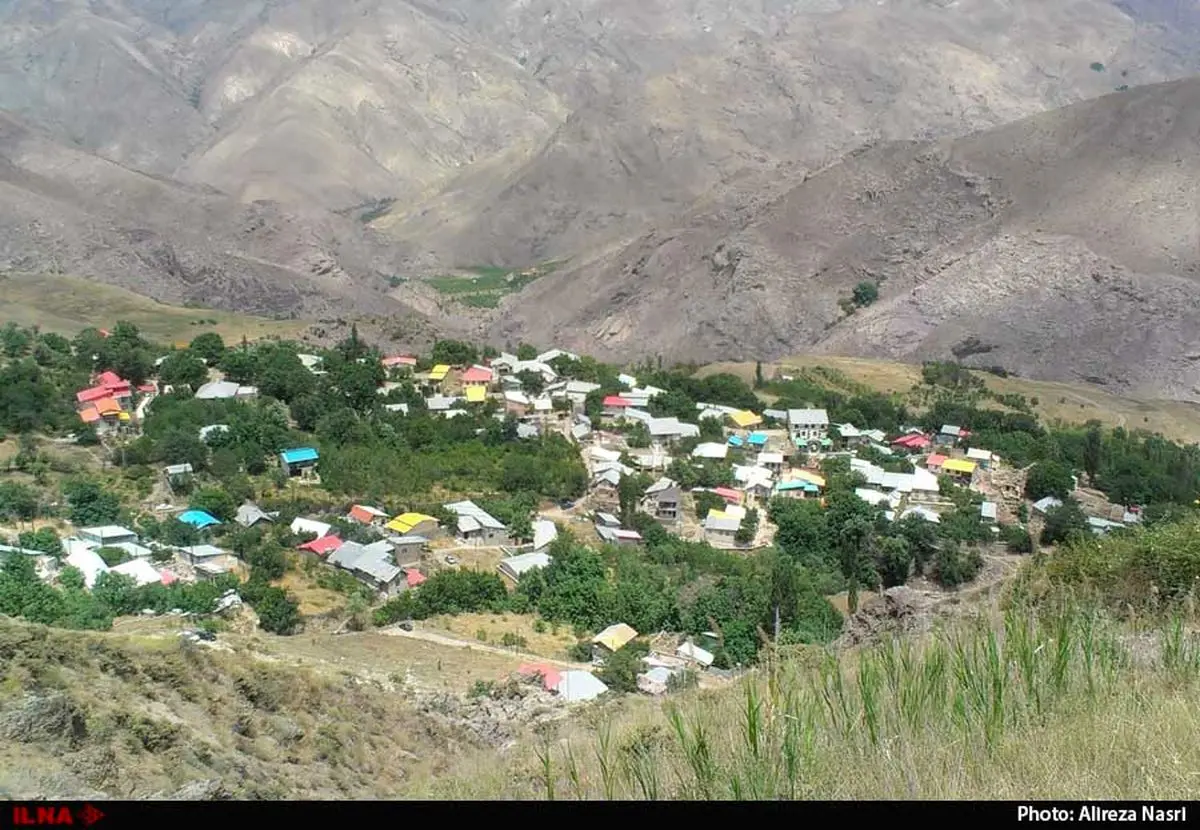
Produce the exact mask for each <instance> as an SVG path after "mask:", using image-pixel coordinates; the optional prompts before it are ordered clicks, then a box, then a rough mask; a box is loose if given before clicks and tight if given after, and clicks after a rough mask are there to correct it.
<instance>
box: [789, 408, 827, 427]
mask: <svg viewBox="0 0 1200 830" xmlns="http://www.w3.org/2000/svg"><path fill="white" fill-rule="evenodd" d="M787 417H788V423H789V424H816V425H818V426H821V425H824V426H828V425H829V413H828V412H826V411H825V410H824V409H789V410H788V413H787Z"/></svg>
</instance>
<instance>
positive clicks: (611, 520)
mask: <svg viewBox="0 0 1200 830" xmlns="http://www.w3.org/2000/svg"><path fill="white" fill-rule="evenodd" d="M596 521H597V522H598V523H599V524H604V525H608V526H610V527H620V525H621V520H620V519H618V518H617V517H616V516H614V515H613V514H612V513H597V514H596Z"/></svg>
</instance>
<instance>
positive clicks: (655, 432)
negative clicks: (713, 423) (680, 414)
mask: <svg viewBox="0 0 1200 830" xmlns="http://www.w3.org/2000/svg"><path fill="white" fill-rule="evenodd" d="M646 429H647V430H648V431H649V432H650V437H651V438H652V439H654V440H655V441H659V442H661V443H664V444H668V445H670V444H674V443H675V442H677V441H680V440H682V439H684V438H699V437H700V427H698V426H696V425H695V424H686V423H684V422H682V421H680V420H679V419H678V418H651V419H650V420H649V421H648V422H647V423H646Z"/></svg>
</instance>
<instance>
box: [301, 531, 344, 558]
mask: <svg viewBox="0 0 1200 830" xmlns="http://www.w3.org/2000/svg"><path fill="white" fill-rule="evenodd" d="M341 546H342V540H341V539H339V538H338V537H336V536H333V535H330V536H322V537H321V538H320V539H313V540H312V541H311V542H305V543H304V544H303V545H300V546H299V549H300V550H306V551H308V552H309V553H315V554H316V555H317V556H325V555H327V554H329V553H332V552H333V551H335V550H337V549H338V548H340V547H341Z"/></svg>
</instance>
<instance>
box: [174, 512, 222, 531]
mask: <svg viewBox="0 0 1200 830" xmlns="http://www.w3.org/2000/svg"><path fill="white" fill-rule="evenodd" d="M179 521H181V522H183V523H184V524H187V525H191V526H192V527H196V528H206V527H211V526H212V525H219V524H220V523H221V522H220V520H218V519H217V517H216V516H213V515H212V514H210V513H206V512H204V511H203V510H185V511H184V512H182V513H180V514H179Z"/></svg>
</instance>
